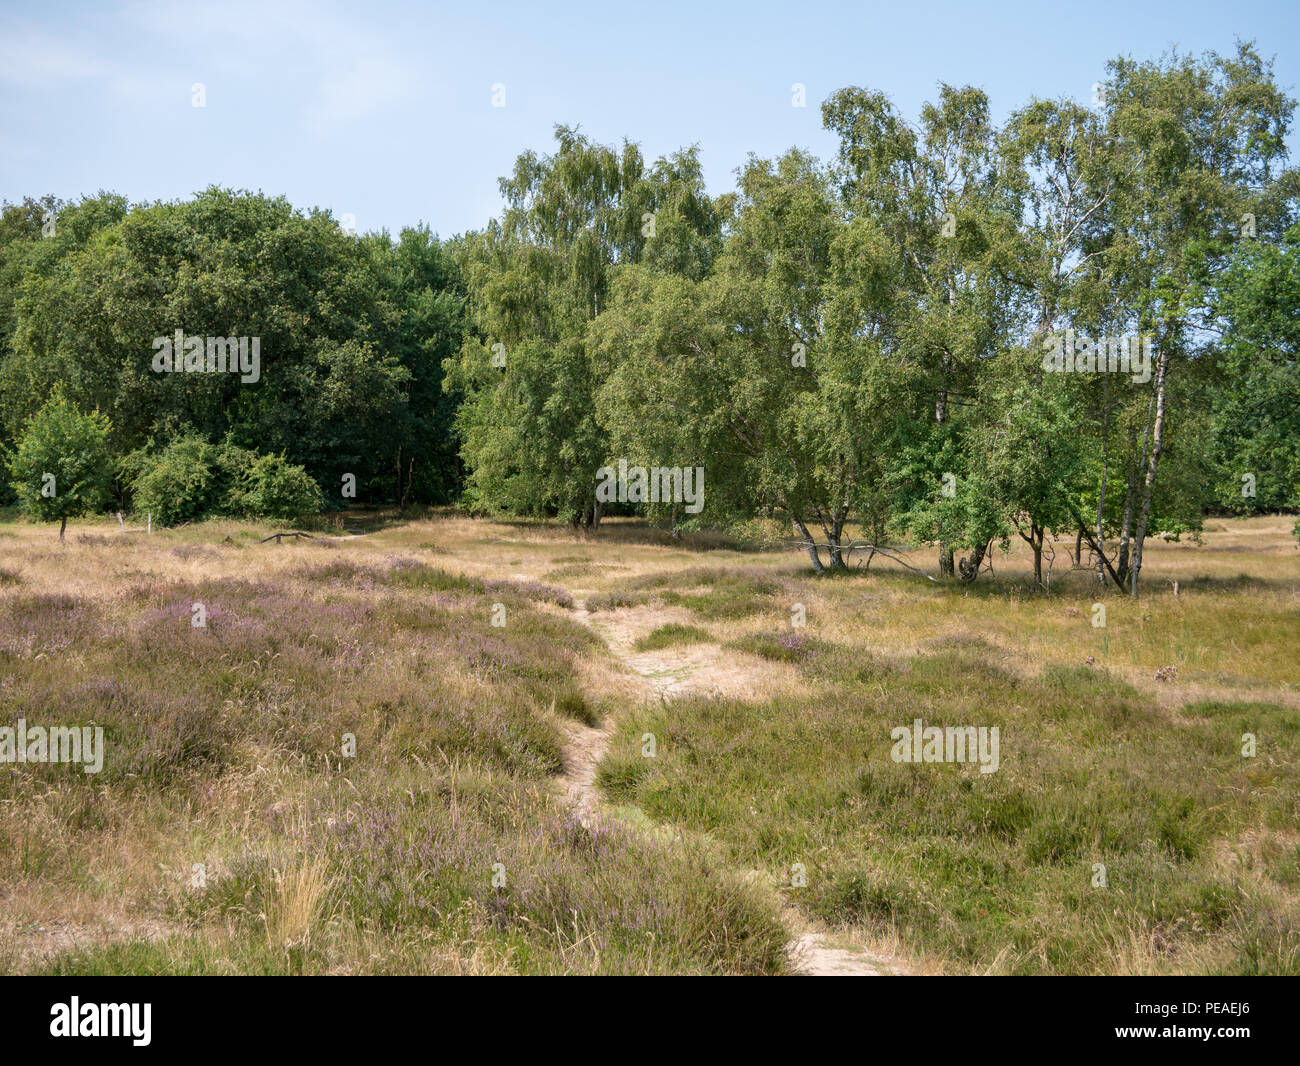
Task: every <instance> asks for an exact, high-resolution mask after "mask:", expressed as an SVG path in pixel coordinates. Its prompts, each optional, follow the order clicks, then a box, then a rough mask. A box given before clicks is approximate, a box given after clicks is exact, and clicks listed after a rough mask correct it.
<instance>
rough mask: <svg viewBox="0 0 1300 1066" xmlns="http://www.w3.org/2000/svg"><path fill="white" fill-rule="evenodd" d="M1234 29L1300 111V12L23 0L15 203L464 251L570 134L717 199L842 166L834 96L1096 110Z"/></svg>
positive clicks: (1225, 39) (0, 91) (10, 108)
mask: <svg viewBox="0 0 1300 1066" xmlns="http://www.w3.org/2000/svg"><path fill="white" fill-rule="evenodd" d="M980 7H983V8H986V10H983V11H979V10H978V8H980ZM1237 38H1241V39H1244V40H1254V41H1255V42H1256V43H1257V45H1258V47H1259V48H1260V50H1261V52H1262V53H1263V54H1264V55H1265V56H1271V57H1274V58H1275V60H1276V67H1275V72H1276V75H1277V78H1278V81H1279V82H1280V84H1281V85H1282V86H1283V87H1284V88H1286V89H1288V90H1289V91H1290V92H1291V94H1292V95H1300V61H1298V57H1297V44H1298V42H1300V3H1297V2H1296V0H1235V2H1233V3H1226V4H1225V3H1221V2H1220V3H1213V4H1212V3H1205V2H1199V0H1182V2H1177V3H1169V2H1165V0H1157V2H1148V3H1137V2H1131V0H1130V2H1127V3H1111V2H1109V0H1092V2H1089V3H1078V4H1068V3H1060V2H1054V3H1052V2H1048V3H1030V2H1027V0H1016V2H1003V3H996V2H995V3H987V4H983V5H977V4H974V3H944V2H933V0H931V2H928V3H907V2H899V0H892V2H889V3H874V2H873V3H855V4H829V3H817V2H815V0H814V2H809V3H805V2H802V0H789V2H783V3H768V2H762V0H760V2H748V3H708V2H707V0H698V2H695V3H682V2H677V0H669V2H667V3H647V4H644V5H636V6H629V5H625V4H619V3H608V2H607V3H601V4H596V3H563V4H560V3H555V2H551V3H547V2H545V0H541V2H532V3H518V4H516V3H513V2H504V0H479V2H477V3H458V4H443V3H421V4H414V3H407V4H399V3H385V2H378V3H365V4H336V3H332V2H329V0H326V2H323V3H316V2H299V0H234V2H232V3H221V2H219V0H209V2H195V0H190V2H187V3H164V2H155V0H144V2H135V3H125V4H121V3H103V4H90V3H74V4H60V3H57V2H50V3H42V4H37V5H32V4H23V5H21V9H19V6H18V5H15V4H13V3H12V0H8V3H7V6H6V9H5V10H4V11H3V12H2V13H0V198H3V199H7V200H10V201H13V200H17V199H21V198H22V197H23V196H24V195H33V196H39V195H43V194H45V193H54V194H55V195H57V196H60V197H62V198H64V199H75V198H78V197H80V196H81V195H82V194H86V193H94V192H96V191H97V190H99V189H101V188H102V189H110V190H113V191H116V192H120V193H123V194H124V195H126V196H127V197H129V198H130V199H131V200H132V201H145V200H155V199H164V200H170V199H176V198H184V197H188V196H190V195H191V194H192V193H193V192H195V191H196V190H198V189H201V188H203V187H205V186H207V185H210V184H219V185H228V186H234V187H236V188H249V189H254V190H256V189H260V190H262V191H264V192H267V193H273V194H283V195H285V196H287V197H288V198H289V199H290V201H292V202H293V203H294V204H295V205H296V206H298V207H309V206H312V205H318V206H321V207H325V208H329V209H330V210H332V211H333V212H334V213H335V215H336V216H342V215H343V214H345V213H346V214H352V215H354V216H355V217H356V222H357V225H358V227H359V228H360V229H362V230H371V229H380V228H383V227H387V228H388V229H389V230H390V231H392V232H394V233H396V231H397V230H399V229H400V228H401V227H402V226H403V225H405V224H410V223H414V222H417V221H422V222H427V223H428V224H429V225H430V226H431V227H432V228H433V229H434V230H436V231H438V232H439V233H441V234H443V235H444V236H448V235H450V234H452V233H456V232H461V231H464V230H466V229H473V228H477V227H479V226H481V225H482V224H483V223H484V222H485V221H486V220H487V219H488V218H489V217H490V216H492V215H494V214H497V213H498V212H499V210H500V207H501V204H500V198H499V195H498V192H497V183H496V181H497V178H498V177H500V176H501V175H502V174H505V173H507V172H508V171H509V169H510V167H511V163H512V161H513V159H514V157H515V156H516V155H517V154H518V153H519V152H521V151H523V150H524V149H526V148H533V149H536V150H538V151H546V150H548V149H549V147H550V145H551V143H552V128H553V127H554V125H555V124H556V123H567V124H576V125H580V126H581V127H582V129H583V130H584V131H585V132H586V133H588V134H589V135H590V136H592V137H594V138H596V139H597V140H600V141H604V142H607V143H618V142H621V141H622V139H623V138H624V137H627V138H629V139H631V140H634V141H638V142H639V143H640V144H641V145H642V148H643V150H644V152H645V154H646V156H647V157H649V158H654V157H655V156H658V155H660V154H663V153H665V152H669V151H672V150H673V149H675V148H677V147H680V146H684V145H689V144H694V143H698V144H699V145H700V147H701V157H702V160H703V163H704V167H705V173H706V176H707V179H708V182H709V185H710V188H711V189H712V191H714V192H722V191H724V190H726V189H729V188H731V186H732V184H733V177H734V171H735V169H736V167H738V166H739V165H740V164H741V163H742V162H743V161H744V159H745V157H746V156H747V155H748V153H750V152H754V153H757V154H758V155H760V156H773V155H776V154H779V153H780V152H782V151H784V150H785V149H786V148H788V147H790V146H792V145H798V146H800V147H804V148H808V149H811V150H812V151H814V152H816V153H817V154H818V155H821V156H823V157H829V156H830V155H831V154H832V153H833V150H834V144H833V141H832V139H831V138H830V137H828V136H827V135H826V134H825V133H824V132H823V131H822V130H821V123H820V114H819V105H820V103H821V101H822V100H823V99H825V97H826V96H827V95H829V94H830V93H831V92H832V91H833V90H835V89H837V88H840V87H842V86H846V85H863V86H867V87H870V88H878V89H882V90H884V91H885V92H887V93H888V94H889V95H890V96H891V97H892V98H893V99H894V101H895V103H896V104H897V105H898V106H899V107H900V108H901V109H902V110H903V112H904V113H905V114H906V115H907V116H908V117H909V118H912V119H914V118H915V117H916V115H917V113H918V110H919V107H920V105H921V104H922V102H923V101H925V100H927V99H932V98H933V97H934V95H935V87H936V86H937V85H938V83H940V82H941V81H947V82H950V83H953V84H958V85H960V84H972V85H976V86H980V87H982V88H984V89H985V90H986V91H987V92H988V93H989V95H990V99H991V103H992V107H993V110H994V113H995V115H997V116H998V117H1001V116H1003V115H1005V114H1006V113H1007V112H1008V111H1010V110H1011V109H1013V108H1015V107H1017V106H1019V105H1020V104H1022V103H1024V102H1025V101H1027V100H1028V99H1030V98H1031V97H1033V96H1038V97H1070V98H1074V99H1077V100H1079V101H1083V102H1087V101H1089V100H1090V99H1091V96H1092V86H1093V84H1094V83H1095V82H1097V81H1099V80H1101V79H1103V78H1104V76H1105V64H1106V60H1107V59H1108V58H1110V57H1112V56H1115V55H1119V54H1127V55H1132V56H1134V57H1137V58H1146V57H1154V56H1157V55H1159V54H1160V53H1162V52H1164V51H1166V50H1167V49H1169V48H1170V47H1174V46H1176V47H1178V48H1179V49H1180V50H1183V51H1194V52H1200V51H1203V50H1207V49H1215V50H1218V51H1220V52H1228V51H1230V50H1232V48H1233V47H1234V40H1235V39H1237ZM196 82H198V83H202V84H203V86H204V90H205V95H206V106H205V107H202V108H196V107H194V106H192V96H193V94H192V86H193V85H194V83H196ZM795 83H801V84H803V85H805V86H806V87H807V104H808V106H807V107H805V108H797V107H793V106H792V104H791V87H792V86H793V85H794V84H795ZM496 84H501V85H504V87H505V107H493V106H492V91H493V86H494V85H496ZM1297 143H1298V142H1297V141H1296V139H1295V138H1294V137H1293V138H1292V140H1291V144H1292V150H1293V152H1294V151H1295V149H1296V145H1297Z"/></svg>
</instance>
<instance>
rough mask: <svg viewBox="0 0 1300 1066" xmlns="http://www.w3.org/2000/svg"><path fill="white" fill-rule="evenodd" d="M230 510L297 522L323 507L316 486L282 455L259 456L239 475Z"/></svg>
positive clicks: (310, 478)
mask: <svg viewBox="0 0 1300 1066" xmlns="http://www.w3.org/2000/svg"><path fill="white" fill-rule="evenodd" d="M230 502H231V509H232V510H233V511H236V512H242V513H243V514H248V515H258V516H263V517H266V518H299V517H302V516H304V515H312V514H317V513H318V512H320V511H321V510H323V509H324V507H325V500H324V498H323V496H322V495H321V491H320V486H319V485H317V484H316V482H315V481H313V480H312V477H311V475H310V474H308V473H307V471H306V470H304V469H303V468H302V467H300V466H295V465H294V464H293V463H290V462H289V461H288V460H286V459H285V457H284V456H283V455H259V456H258V457H257V458H256V459H254V460H253V462H252V464H251V465H250V466H249V467H247V469H246V470H245V471H244V472H243V474H242V477H241V479H240V484H239V487H238V488H237V489H236V490H235V491H234V493H233V494H232V497H231V501H230Z"/></svg>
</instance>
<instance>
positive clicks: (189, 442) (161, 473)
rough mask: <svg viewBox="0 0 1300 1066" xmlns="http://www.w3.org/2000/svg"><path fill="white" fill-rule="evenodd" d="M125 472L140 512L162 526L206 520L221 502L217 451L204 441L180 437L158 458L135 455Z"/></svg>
mask: <svg viewBox="0 0 1300 1066" xmlns="http://www.w3.org/2000/svg"><path fill="white" fill-rule="evenodd" d="M122 470H123V476H124V477H125V478H127V479H129V484H130V486H131V496H132V499H133V501H134V506H135V509H136V511H139V512H142V513H143V512H148V513H149V514H152V515H153V517H154V521H155V522H157V523H158V524H159V525H163V526H174V525H179V524H180V523H181V522H191V521H194V520H195V519H198V518H202V517H203V516H204V515H206V514H209V513H210V512H212V511H214V510H216V509H217V505H218V503H219V501H220V495H219V488H220V486H219V478H218V469H217V449H216V448H214V447H213V446H212V445H211V444H209V443H208V442H207V441H205V440H203V439H202V438H201V437H178V438H177V439H176V440H174V441H172V442H171V443H170V444H169V445H167V447H166V448H164V449H163V450H162V451H161V452H159V453H157V454H156V455H149V454H148V453H147V452H143V451H139V452H133V453H132V454H131V455H130V456H128V457H127V459H126V461H125V462H124V463H123V464H122Z"/></svg>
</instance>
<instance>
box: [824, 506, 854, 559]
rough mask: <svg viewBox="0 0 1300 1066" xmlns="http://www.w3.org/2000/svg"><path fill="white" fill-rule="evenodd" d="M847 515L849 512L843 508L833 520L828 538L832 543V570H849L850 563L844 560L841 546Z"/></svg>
mask: <svg viewBox="0 0 1300 1066" xmlns="http://www.w3.org/2000/svg"><path fill="white" fill-rule="evenodd" d="M847 517H848V513H847V512H846V511H845V510H844V509H843V508H841V509H840V510H839V511H837V512H836V514H835V517H834V518H833V519H832V520H831V529H830V535H829V536H828V537H827V538H826V539H827V540H828V541H829V543H830V550H831V569H832V570H847V569H848V568H849V564H848V563H846V562H845V561H844V554H843V548H842V546H841V545H842V542H843V539H844V521H845V519H846V518H847Z"/></svg>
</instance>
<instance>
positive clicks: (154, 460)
mask: <svg viewBox="0 0 1300 1066" xmlns="http://www.w3.org/2000/svg"><path fill="white" fill-rule="evenodd" d="M123 473H124V476H125V477H126V479H127V480H128V483H129V485H130V489H131V496H132V500H133V504H134V507H135V510H136V512H137V513H141V514H143V513H145V512H148V513H150V514H152V515H153V518H154V521H156V522H157V523H158V524H160V525H164V526H174V525H178V524H180V523H182V522H189V521H194V520H197V519H200V518H204V517H207V516H209V515H237V516H241V517H250V518H299V517H303V516H306V515H313V514H317V513H319V512H320V511H322V510H324V509H325V500H324V497H323V496H322V494H321V491H320V486H318V485H317V484H316V482H315V481H314V480H313V479H312V477H311V476H310V475H309V474H308V473H307V472H306V470H304V469H303V468H302V467H301V466H296V465H294V464H292V463H289V462H288V461H287V460H286V459H285V458H284V456H282V455H258V454H257V453H256V452H252V451H249V450H247V449H245V448H240V447H237V446H235V445H233V444H230V443H229V442H226V443H224V444H222V445H219V446H217V445H212V444H209V443H208V442H207V441H205V440H203V439H202V438H200V437H195V436H185V437H179V438H177V439H176V440H174V441H172V442H171V443H170V444H169V445H167V447H166V448H164V449H162V450H161V451H159V452H156V453H153V454H150V453H148V452H143V451H141V452H136V453H133V454H132V455H131V456H130V457H128V460H127V461H126V462H125V463H124V464H123Z"/></svg>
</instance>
